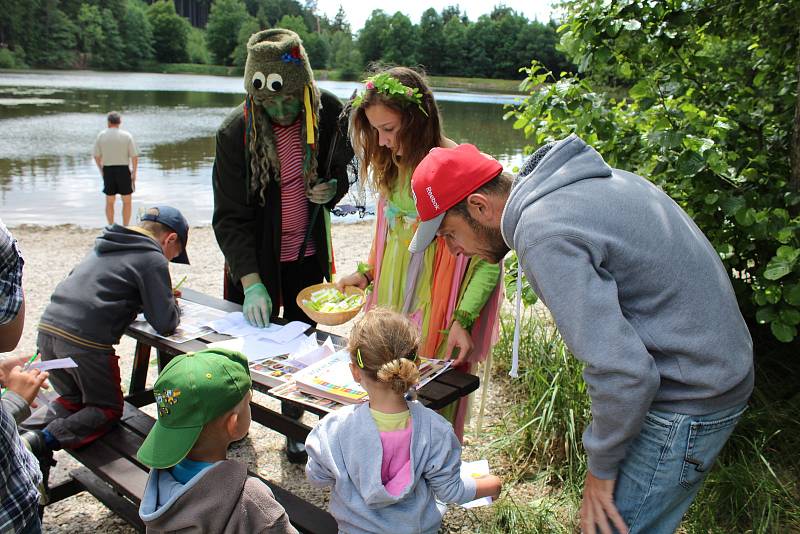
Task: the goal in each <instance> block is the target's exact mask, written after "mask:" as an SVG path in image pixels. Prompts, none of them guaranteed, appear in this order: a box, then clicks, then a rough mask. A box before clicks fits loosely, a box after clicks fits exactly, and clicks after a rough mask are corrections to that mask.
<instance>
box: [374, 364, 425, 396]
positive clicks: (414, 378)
mask: <svg viewBox="0 0 800 534" xmlns="http://www.w3.org/2000/svg"><path fill="white" fill-rule="evenodd" d="M378 380H380V381H381V382H386V383H387V384H389V385H390V386H391V388H392V391H394V392H395V393H397V394H399V395H402V394H403V393H405V392H406V391H408V390H409V389H410V388H411V387H413V386H414V385H416V383H417V382H419V369H418V368H417V366H416V365H414V362H412V361H410V360H407V359H406V358H397V359H396V360H392V361H390V362H386V363H384V364H383V365H382V366H381V368H380V369H378Z"/></svg>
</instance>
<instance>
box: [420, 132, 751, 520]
mask: <svg viewBox="0 0 800 534" xmlns="http://www.w3.org/2000/svg"><path fill="white" fill-rule="evenodd" d="M411 184H412V189H413V192H414V195H415V201H416V205H417V210H418V212H419V216H420V218H421V220H422V221H423V222H421V223H420V226H419V228H418V230H417V233H416V235H415V236H414V239H413V240H412V242H411V245H410V247H409V248H410V249H411V250H412V251H413V252H416V251H419V250H423V249H424V248H425V247H426V246H427V245H428V244H429V243H430V241H431V240H432V239H433V238H434V236H436V235H440V236H442V237H443V238H444V239H445V240H446V242H447V244H448V246H449V247H450V249H451V251H452V252H453V253H461V254H465V255H468V256H471V255H478V256H480V257H483V258H485V259H487V260H489V261H493V262H499V261H501V260H502V258H503V257H504V256H505V254H506V253H507V252H508V251H509V249H514V250H515V251H516V252H517V256H518V258H519V264H520V266H521V267H522V269H523V271H524V273H525V277H526V278H527V280H528V281H529V282H530V284H531V286H532V288H533V289H534V291H535V292H536V294H537V295H538V296H539V297H540V298H541V300H542V301H543V303H544V304H545V305H547V307H548V308H549V310H550V312H551V313H552V315H553V318H554V320H555V322H556V325H557V327H558V329H559V331H560V333H561V335H562V336H563V338H564V341H565V342H566V344H567V346H568V347H569V349H570V351H571V352H572V353H573V354H574V355H575V357H577V358H578V359H579V360H581V361H582V362H584V363H585V365H586V367H585V370H584V373H583V375H584V380H586V383H587V386H588V388H587V389H588V392H589V396H590V397H591V401H592V407H591V409H592V421H591V423H590V424H589V426H588V427H587V428H586V429H585V431H584V434H583V444H584V448H585V449H586V453H587V456H588V463H589V471H588V473H587V476H586V483H585V487H584V495H583V505H582V507H581V525H582V529H583V531H584V532H587V533H591V532H595V531H596V528H597V527H599V529H600V531H601V532H604V533H605V532H611V531H612V529H616V530H617V531H619V532H628V531H630V532H648V533H653V532H655V533H659V532H673V531H674V530H675V529H676V528H677V527H678V525H679V524H680V521H681V518H682V517H683V514H684V513H685V512H686V510H687V509H688V507H689V505H690V504H691V501H692V499H693V498H694V496H695V495H696V494H697V491H698V490H699V488H700V485H701V483H702V481H703V479H704V478H705V476H706V474H707V473H708V470H709V469H710V468H711V466H712V464H713V462H714V460H715V458H716V456H717V455H718V453H719V451H720V450H721V449H722V446H723V445H724V444H725V442H726V441H727V439H728V437H729V436H730V433H731V432H732V430H733V427H734V426H735V424H736V422H737V421H738V419H739V417H740V416H741V414H742V412H743V411H744V409H745V407H746V403H747V399H748V398H749V396H750V393H751V392H752V388H753V354H752V341H751V339H750V334H749V332H748V330H747V327H746V325H745V322H744V319H743V318H742V315H741V313H740V311H739V308H738V305H737V302H736V298H735V295H734V292H733V288H732V286H731V283H730V280H729V277H728V276H729V275H728V273H727V272H726V270H725V268H724V266H723V265H722V262H721V261H720V258H719V255H718V254H717V252H716V251H715V250H714V248H713V247H712V245H711V243H709V241H708V240H707V239H706V237H705V236H704V235H703V233H702V232H701V231H700V229H699V228H698V227H697V226H696V225H695V224H694V222H693V221H692V220H691V218H690V217H689V216H688V215H687V214H686V213H685V212H684V211H683V210H682V209H681V208H680V207H679V206H678V205H677V204H676V203H675V202H674V201H672V200H671V199H670V198H669V197H668V196H667V195H666V194H664V193H663V192H662V191H661V190H659V189H658V188H657V187H655V186H654V185H653V184H651V183H650V182H648V181H647V180H645V179H644V178H642V177H640V176H637V175H635V174H632V173H629V172H626V171H622V170H619V169H612V168H611V167H609V166H608V165H607V164H606V163H605V161H603V158H602V157H601V156H600V154H598V153H597V152H596V151H595V150H594V149H593V148H592V147H590V146H588V145H587V144H586V143H585V142H584V141H582V140H581V139H580V138H578V137H577V136H575V135H571V136H570V137H568V138H566V139H563V140H561V141H557V142H554V143H550V144H548V145H546V146H544V147H542V148H540V149H539V150H538V151H537V152H536V153H534V154H533V155H532V156H531V157H530V158H529V159H528V160H527V161H526V163H525V164H524V165H523V168H522V170H521V172H520V174H519V176H518V177H517V178H516V179H514V178H513V177H511V176H510V175H508V174H506V173H503V172H502V166H501V165H500V164H499V163H498V162H497V161H495V160H493V159H492V158H490V157H489V156H486V155H485V154H481V153H480V152H478V150H477V149H476V148H475V147H474V146H472V145H461V146H459V147H456V148H452V149H442V148H435V149H433V150H432V151H431V152H430V154H429V155H428V156H426V158H425V159H424V160H423V161H422V162H421V163H420V165H419V166H418V167H417V169H416V170H415V171H414V175H413V177H412V181H411ZM518 287H519V286H518ZM514 367H516V362H515V365H514Z"/></svg>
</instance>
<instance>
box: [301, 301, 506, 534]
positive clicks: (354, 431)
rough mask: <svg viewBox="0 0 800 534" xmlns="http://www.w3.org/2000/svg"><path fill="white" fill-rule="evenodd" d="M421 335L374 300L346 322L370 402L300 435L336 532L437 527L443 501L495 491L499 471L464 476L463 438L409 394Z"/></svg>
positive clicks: (357, 374)
mask: <svg viewBox="0 0 800 534" xmlns="http://www.w3.org/2000/svg"><path fill="white" fill-rule="evenodd" d="M419 341H420V335H419V330H418V328H417V327H416V326H415V325H414V324H413V323H412V322H411V321H410V320H409V319H408V318H406V317H405V316H403V315H402V314H399V313H395V312H392V311H389V310H385V309H381V308H373V309H372V310H370V311H369V312H367V313H366V314H365V315H364V317H363V319H362V320H361V321H360V322H359V323H358V324H357V325H356V326H355V327H354V328H353V331H352V332H351V334H350V341H349V343H348V346H347V350H348V351H349V352H350V357H351V363H350V370H351V372H352V373H353V378H355V380H356V381H358V382H359V383H360V384H361V385H362V387H363V388H364V389H365V390H366V391H367V393H368V394H369V402H368V403H363V404H360V405H355V406H348V407H345V408H341V409H339V410H337V411H336V412H334V413H332V414H330V415H328V416H327V417H325V418H324V419H322V420H321V421H320V422H319V424H318V425H317V426H316V427H315V428H314V430H312V431H311V433H310V434H309V435H308V439H307V440H306V451H307V452H308V464H307V465H306V476H307V477H308V479H309V481H310V482H311V484H312V485H314V486H317V487H325V486H332V487H333V490H332V492H331V499H330V512H331V514H332V515H333V516H334V517H335V518H336V521H337V522H338V524H339V531H340V532H348V533H354V534H357V533H367V532H381V531H392V532H397V533H406V532H408V533H412V532H423V533H427V532H430V533H435V532H437V531H438V530H439V527H440V525H441V522H442V515H443V514H444V511H445V508H444V506H441V505H438V504H437V502H436V501H437V499H438V500H439V501H442V502H454V503H465V502H469V501H471V500H474V499H477V498H480V497H486V496H492V497H495V498H497V497H498V495H499V494H500V488H501V482H500V479H499V478H497V477H496V476H492V475H489V476H486V477H482V478H478V479H474V478H473V479H468V480H462V479H461V478H460V470H461V445H460V444H459V441H458V439H457V438H456V435H455V432H454V431H453V427H452V426H451V425H450V423H448V422H447V421H446V420H445V419H444V418H443V417H442V416H440V415H439V414H437V413H436V412H434V411H433V410H430V409H428V408H426V407H424V406H422V405H421V404H420V403H418V402H416V401H408V400H406V393H407V392H408V391H409V390H410V389H411V388H413V386H414V385H416V383H417V382H418V381H419V370H418V368H417V366H418V364H419V360H418V357H417V351H418V349H419Z"/></svg>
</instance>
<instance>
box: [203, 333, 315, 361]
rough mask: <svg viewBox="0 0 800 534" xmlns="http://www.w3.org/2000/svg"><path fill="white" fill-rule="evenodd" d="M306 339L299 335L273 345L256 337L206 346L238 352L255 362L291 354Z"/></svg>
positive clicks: (235, 339) (240, 338) (229, 340)
mask: <svg viewBox="0 0 800 534" xmlns="http://www.w3.org/2000/svg"><path fill="white" fill-rule="evenodd" d="M306 337H307V336H304V335H300V336H297V337H296V338H294V339H292V340H290V341H288V342H286V343H275V342H274V341H270V340H267V339H262V338H260V337H258V336H245V337H234V338H231V339H226V340H225V341H217V342H215V343H209V344H208V346H209V347H212V348H214V347H217V348H223V349H229V350H235V351H239V352H241V353H243V354H244V355H245V356H247V360H248V361H251V362H257V361H259V360H263V359H264V358H271V357H273V356H278V355H280V354H291V353H292V352H294V351H295V350H297V347H299V346H300V345H301V344H302V343H303V342H304V341H305V340H306Z"/></svg>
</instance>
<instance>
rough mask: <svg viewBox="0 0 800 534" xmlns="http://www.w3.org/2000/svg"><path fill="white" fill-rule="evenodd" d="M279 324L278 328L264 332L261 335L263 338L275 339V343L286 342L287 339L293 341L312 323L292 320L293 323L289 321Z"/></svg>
mask: <svg viewBox="0 0 800 534" xmlns="http://www.w3.org/2000/svg"><path fill="white" fill-rule="evenodd" d="M270 326H272V325H270ZM275 326H278V329H277V330H269V331H266V332H262V333H261V334H260V335H259V337H260V338H261V339H266V340H269V341H274V342H275V343H286V342H287V341H291V340H293V339H294V338H296V337H297V336H299V335H300V334H302V333H303V332H305V331H306V330H308V329H309V328H311V325H310V324H306V323H303V322H300V321H292V322H291V323H287V324H285V325H283V326H279V325H275Z"/></svg>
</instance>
